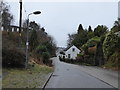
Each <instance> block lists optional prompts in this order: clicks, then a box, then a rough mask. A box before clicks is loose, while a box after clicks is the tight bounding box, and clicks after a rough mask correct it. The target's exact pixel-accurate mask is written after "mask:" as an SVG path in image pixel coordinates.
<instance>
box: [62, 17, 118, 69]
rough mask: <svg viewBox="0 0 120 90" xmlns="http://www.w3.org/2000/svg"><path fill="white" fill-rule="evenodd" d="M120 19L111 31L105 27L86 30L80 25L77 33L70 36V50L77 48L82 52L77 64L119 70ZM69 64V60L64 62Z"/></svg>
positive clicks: (99, 26)
mask: <svg viewBox="0 0 120 90" xmlns="http://www.w3.org/2000/svg"><path fill="white" fill-rule="evenodd" d="M119 43H120V18H118V20H117V21H115V22H114V25H113V27H112V28H111V29H110V30H109V29H108V28H107V26H105V25H98V26H97V27H96V28H94V29H92V28H91V26H89V27H88V29H84V28H83V26H82V24H80V25H79V27H78V30H77V33H73V34H68V48H69V47H70V46H71V45H75V46H77V47H78V48H79V49H80V50H82V52H81V53H80V54H78V56H77V58H76V62H74V63H77V64H84V65H93V66H101V67H104V68H110V69H114V70H118V69H119V66H120V65H119V62H118V61H119V60H120V45H119ZM64 61H66V62H68V60H64Z"/></svg>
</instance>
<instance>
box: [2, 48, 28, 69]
mask: <svg viewBox="0 0 120 90" xmlns="http://www.w3.org/2000/svg"><path fill="white" fill-rule="evenodd" d="M25 60H26V59H25V54H24V53H22V52H20V51H18V50H17V49H3V50H2V65H3V67H24V66H25Z"/></svg>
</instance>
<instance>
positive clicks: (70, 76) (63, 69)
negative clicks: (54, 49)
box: [45, 57, 115, 88]
mask: <svg viewBox="0 0 120 90" xmlns="http://www.w3.org/2000/svg"><path fill="white" fill-rule="evenodd" d="M52 60H53V65H54V67H55V70H54V73H53V75H52V77H51V79H50V80H49V82H48V83H47V85H46V87H45V88H114V87H115V86H113V85H111V84H109V83H107V82H106V81H103V80H101V79H100V78H98V77H95V76H97V75H95V76H94V75H92V74H90V69H92V68H93V67H90V68H87V67H84V66H78V65H73V64H68V63H64V62H60V61H59V59H58V57H54V58H52ZM85 70H86V71H85ZM96 70H97V69H96ZM92 72H93V71H92ZM92 72H91V73H92ZM94 74H96V73H95V72H94ZM108 74H109V73H108ZM110 77H111V76H110Z"/></svg>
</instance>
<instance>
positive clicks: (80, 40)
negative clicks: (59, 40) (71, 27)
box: [72, 30, 88, 47]
mask: <svg viewBox="0 0 120 90" xmlns="http://www.w3.org/2000/svg"><path fill="white" fill-rule="evenodd" d="M87 40H88V37H87V31H86V30H83V31H82V32H80V33H79V34H76V35H75V38H74V40H73V41H72V45H76V46H77V47H80V46H82V45H83V44H85V43H86V42H87Z"/></svg>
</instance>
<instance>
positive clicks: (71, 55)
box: [65, 45, 80, 59]
mask: <svg viewBox="0 0 120 90" xmlns="http://www.w3.org/2000/svg"><path fill="white" fill-rule="evenodd" d="M73 48H74V49H75V51H74V52H73ZM79 53H80V50H79V49H78V48H77V47H75V46H74V45H73V46H72V47H71V48H69V49H68V50H67V51H66V52H65V58H68V54H70V59H76V57H77V54H79Z"/></svg>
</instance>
